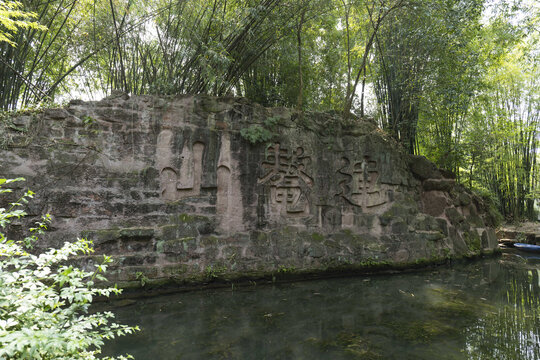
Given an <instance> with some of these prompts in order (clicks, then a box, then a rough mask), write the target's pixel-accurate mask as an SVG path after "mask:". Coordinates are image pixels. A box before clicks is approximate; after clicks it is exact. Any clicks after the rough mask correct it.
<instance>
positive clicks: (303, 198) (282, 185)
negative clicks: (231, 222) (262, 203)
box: [258, 144, 313, 217]
mask: <svg viewBox="0 0 540 360" xmlns="http://www.w3.org/2000/svg"><path fill="white" fill-rule="evenodd" d="M310 163H311V158H310V157H309V156H307V155H306V154H305V153H304V149H303V148H301V147H297V148H296V150H295V151H293V152H289V150H288V149H284V148H282V147H281V146H280V144H275V145H272V146H270V147H269V148H268V149H267V153H266V158H265V161H263V162H262V164H261V168H262V171H263V175H262V177H260V178H259V179H258V183H259V184H264V185H266V186H267V187H268V188H269V203H270V210H271V212H273V213H279V214H281V215H287V216H293V217H294V216H306V215H309V214H310V207H309V200H308V192H309V189H310V188H311V187H313V179H312V177H311V176H310V175H309V173H308V167H309V165H310Z"/></svg>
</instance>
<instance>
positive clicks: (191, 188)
mask: <svg viewBox="0 0 540 360" xmlns="http://www.w3.org/2000/svg"><path fill="white" fill-rule="evenodd" d="M203 153H204V144H203V143H200V142H195V143H194V144H193V145H192V146H189V144H188V143H185V144H184V148H183V149H182V154H181V156H180V157H181V159H182V163H181V165H180V171H179V172H178V171H176V170H175V169H174V168H173V167H171V166H167V167H164V168H163V169H162V170H161V176H160V182H161V196H162V197H163V199H165V200H178V199H183V198H186V197H190V196H197V195H199V194H200V193H201V177H202V161H203Z"/></svg>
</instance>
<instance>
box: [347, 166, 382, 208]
mask: <svg viewBox="0 0 540 360" xmlns="http://www.w3.org/2000/svg"><path fill="white" fill-rule="evenodd" d="M338 174H340V175H342V177H343V176H344V177H345V179H344V180H342V181H340V182H339V188H340V192H339V194H338V195H341V196H342V197H343V198H345V199H346V200H347V201H348V202H349V203H351V204H352V205H356V206H360V207H362V208H363V209H368V208H373V207H376V206H380V205H383V204H385V203H386V196H385V195H384V192H383V191H382V190H381V189H380V187H379V183H378V179H379V171H378V169H377V162H375V161H373V160H370V158H369V156H364V158H363V159H362V160H359V161H352V162H351V161H350V160H349V159H348V158H347V157H343V158H342V164H341V167H340V168H339V170H338Z"/></svg>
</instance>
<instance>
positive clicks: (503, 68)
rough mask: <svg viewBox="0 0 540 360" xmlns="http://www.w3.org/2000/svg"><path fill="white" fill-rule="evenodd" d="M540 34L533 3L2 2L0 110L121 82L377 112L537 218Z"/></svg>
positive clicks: (392, 130)
mask: <svg viewBox="0 0 540 360" xmlns="http://www.w3.org/2000/svg"><path fill="white" fill-rule="evenodd" d="M539 28H540V5H538V4H537V3H536V2H534V1H529V0H523V1H520V2H515V1H510V0H506V1H505V0H498V1H492V0H489V1H488V0H40V1H37V0H23V1H22V2H14V1H11V0H0V89H1V92H0V108H1V109H2V110H4V111H10V110H17V109H21V108H25V107H28V106H33V105H34V104H39V103H47V102H52V101H56V102H58V101H60V102H61V101H63V100H65V99H68V98H72V97H84V98H90V99H93V98H94V99H95V98H100V97H103V96H105V95H107V94H109V93H110V92H111V91H113V90H121V91H124V92H127V93H130V94H185V93H189V94H199V93H203V94H210V95H215V96H225V95H233V96H244V97H247V98H249V99H251V100H253V101H256V102H259V103H261V104H262V105H265V106H289V107H294V108H296V109H297V110H298V111H300V113H302V112H303V111H334V112H337V113H339V114H342V116H343V118H344V121H351V120H352V121H354V119H355V118H357V117H370V118H373V119H374V120H375V121H377V122H378V123H379V125H380V126H381V128H382V129H384V130H385V131H386V132H387V133H388V134H390V135H391V136H393V137H394V138H395V139H396V140H397V141H399V142H401V143H402V144H403V146H404V148H405V149H406V150H407V151H409V152H411V153H416V154H421V155H425V156H427V157H428V158H430V159H431V160H433V161H434V162H436V163H437V165H439V166H440V167H442V168H445V169H447V170H450V171H452V172H454V173H455V174H456V177H457V179H458V181H460V182H461V183H462V184H463V185H464V186H468V187H470V188H472V189H474V190H475V191H478V192H480V193H481V194H483V195H484V196H488V197H491V198H492V199H493V200H494V201H495V203H496V204H497V206H498V208H499V210H500V212H501V213H502V214H503V215H504V216H505V217H507V218H509V219H523V218H529V219H533V218H534V217H535V210H534V205H535V199H538V197H539V192H540V191H539V189H540V187H539V186H540V184H539V182H540V179H539V170H538V166H539V164H538V160H539V159H538V156H539V155H538V150H539V136H540V135H539V121H540V118H539V117H540V116H539V112H540V110H539V109H540V106H539V103H540V83H539V82H540V80H539V79H540V64H539V62H540V35H539V31H538V29H539Z"/></svg>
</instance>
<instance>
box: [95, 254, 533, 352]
mask: <svg viewBox="0 0 540 360" xmlns="http://www.w3.org/2000/svg"><path fill="white" fill-rule="evenodd" d="M539 275H540V265H539V262H538V260H534V259H526V258H523V257H519V256H517V255H515V254H514V253H509V254H503V256H502V257H501V258H498V259H488V260H483V261H478V262H475V263H471V264H461V265H455V266H453V267H452V268H447V269H437V270H436V271H428V272H423V273H408V274H401V275H392V276H383V275H381V276H372V277H369V278H367V277H357V278H345V279H331V280H319V281H309V282H299V283H291V284H279V285H274V286H263V287H253V288H241V289H237V290H234V291H232V290H224V289H222V290H207V291H200V292H191V293H182V294H176V295H167V296H160V297H156V298H151V299H144V300H139V301H137V302H136V303H135V304H132V305H129V306H124V307H119V308H116V309H115V312H116V314H117V318H118V319H119V320H120V321H122V322H124V323H129V324H139V325H140V326H141V328H142V329H143V331H141V332H140V333H138V334H136V335H134V336H129V337H124V338H120V339H117V340H115V341H114V342H111V343H109V344H108V345H107V347H106V349H105V353H106V354H107V355H114V354H123V353H126V352H128V353H131V354H132V355H134V356H135V358H136V359H368V360H369V359H540V347H539V344H540V338H539V337H540V318H539V316H540V300H539V296H540V280H539Z"/></svg>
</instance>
